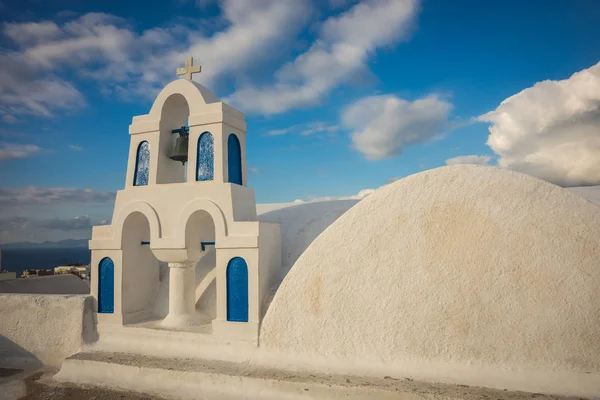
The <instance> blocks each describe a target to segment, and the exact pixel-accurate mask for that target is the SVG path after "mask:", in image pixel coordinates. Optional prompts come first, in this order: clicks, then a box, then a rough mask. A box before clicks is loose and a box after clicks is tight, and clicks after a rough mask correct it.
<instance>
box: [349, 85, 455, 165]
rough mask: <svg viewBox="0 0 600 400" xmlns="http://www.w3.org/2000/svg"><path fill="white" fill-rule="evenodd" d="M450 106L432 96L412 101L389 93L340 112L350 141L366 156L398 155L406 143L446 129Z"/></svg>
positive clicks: (367, 98)
mask: <svg viewBox="0 0 600 400" xmlns="http://www.w3.org/2000/svg"><path fill="white" fill-rule="evenodd" d="M451 110H452V105H451V104H450V103H448V102H446V101H444V100H442V99H440V98H439V97H438V96H436V95H430V96H428V97H425V98H422V99H419V100H415V101H413V102H411V101H407V100H403V99H400V98H398V97H396V96H392V95H382V96H371V97H365V98H363V99H360V100H358V101H357V102H355V103H353V104H351V105H350V106H349V107H348V108H346V110H344V112H343V113H342V124H343V125H344V126H345V127H346V128H348V129H351V130H352V135H351V136H352V142H353V144H354V147H355V149H356V150H358V151H359V152H361V153H363V154H364V155H365V156H366V157H367V158H368V159H371V160H379V159H384V158H390V157H394V156H398V155H400V154H401V153H402V150H403V149H404V147H406V146H410V145H415V144H420V143H424V142H427V141H429V140H432V139H434V138H436V137H438V136H439V135H441V134H443V133H444V132H445V131H446V130H447V129H449V127H450V124H449V122H448V116H449V114H450V111H451Z"/></svg>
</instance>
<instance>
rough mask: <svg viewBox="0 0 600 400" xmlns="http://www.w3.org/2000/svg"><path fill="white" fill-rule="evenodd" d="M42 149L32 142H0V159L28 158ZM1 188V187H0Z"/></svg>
mask: <svg viewBox="0 0 600 400" xmlns="http://www.w3.org/2000/svg"><path fill="white" fill-rule="evenodd" d="M41 150H42V149H41V148H40V147H38V146H36V145H33V144H14V143H6V142H2V143H0V161H3V160H11V159H16V158H29V157H31V156H33V155H34V154H36V153H39V152H40V151H41ZM0 190H1V189H0Z"/></svg>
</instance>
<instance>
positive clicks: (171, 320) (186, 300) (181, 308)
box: [161, 262, 196, 328]
mask: <svg viewBox="0 0 600 400" xmlns="http://www.w3.org/2000/svg"><path fill="white" fill-rule="evenodd" d="M195 266H196V263H195V262H170V263H169V314H168V315H167V317H166V318H165V319H164V320H163V321H162V323H161V325H163V326H167V327H172V328H182V327H185V326H189V325H191V324H192V319H193V317H194V313H195V310H196V293H195V289H196V288H195V283H196V276H195Z"/></svg>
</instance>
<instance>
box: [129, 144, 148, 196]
mask: <svg viewBox="0 0 600 400" xmlns="http://www.w3.org/2000/svg"><path fill="white" fill-rule="evenodd" d="M149 171H150V144H149V143H148V142H146V141H145V140H144V141H143V142H141V143H140V144H139V145H138V148H137V152H136V156H135V176H134V178H133V186H146V185H148V174H149Z"/></svg>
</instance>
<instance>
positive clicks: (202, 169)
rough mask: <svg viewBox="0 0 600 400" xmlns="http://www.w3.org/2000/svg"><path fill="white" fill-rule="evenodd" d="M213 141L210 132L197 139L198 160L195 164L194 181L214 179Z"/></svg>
mask: <svg viewBox="0 0 600 400" xmlns="http://www.w3.org/2000/svg"><path fill="white" fill-rule="evenodd" d="M214 144H215V141H214V138H213V135H212V134H211V133H210V132H204V133H203V134H202V135H200V137H199V138H198V159H197V162H196V181H198V182H201V181H212V180H213V179H215V151H214V148H215V146H214Z"/></svg>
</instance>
